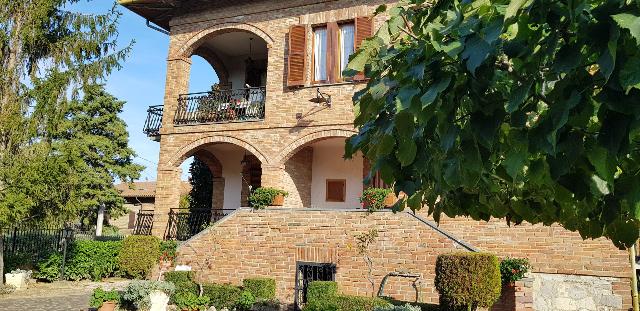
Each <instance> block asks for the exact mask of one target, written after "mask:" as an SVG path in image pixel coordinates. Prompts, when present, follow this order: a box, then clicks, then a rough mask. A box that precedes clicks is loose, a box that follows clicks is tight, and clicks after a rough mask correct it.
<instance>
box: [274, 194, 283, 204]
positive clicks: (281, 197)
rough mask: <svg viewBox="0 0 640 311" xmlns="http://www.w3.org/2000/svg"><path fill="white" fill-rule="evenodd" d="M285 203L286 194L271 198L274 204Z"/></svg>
mask: <svg viewBox="0 0 640 311" xmlns="http://www.w3.org/2000/svg"><path fill="white" fill-rule="evenodd" d="M283 204H284V195H282V194H278V195H276V196H275V197H273V200H271V205H272V206H282V205H283Z"/></svg>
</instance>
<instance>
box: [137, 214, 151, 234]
mask: <svg viewBox="0 0 640 311" xmlns="http://www.w3.org/2000/svg"><path fill="white" fill-rule="evenodd" d="M151 229H153V210H141V211H139V212H138V214H137V215H136V223H135V226H134V229H133V234H136V235H151Z"/></svg>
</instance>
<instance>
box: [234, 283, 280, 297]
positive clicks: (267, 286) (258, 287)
mask: <svg viewBox="0 0 640 311" xmlns="http://www.w3.org/2000/svg"><path fill="white" fill-rule="evenodd" d="M242 288H243V289H244V290H246V291H249V292H250V293H251V294H252V295H253V297H255V298H256V300H257V301H262V300H271V299H275V298H276V280H275V279H270V278H249V279H244V280H243V281H242Z"/></svg>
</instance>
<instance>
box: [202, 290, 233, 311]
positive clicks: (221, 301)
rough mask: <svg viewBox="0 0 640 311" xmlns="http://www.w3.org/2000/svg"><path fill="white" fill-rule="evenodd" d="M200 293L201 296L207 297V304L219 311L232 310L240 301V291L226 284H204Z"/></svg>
mask: <svg viewBox="0 0 640 311" xmlns="http://www.w3.org/2000/svg"><path fill="white" fill-rule="evenodd" d="M202 292H203V296H207V297H209V303H211V305H212V306H214V307H216V309H218V310H220V309H222V308H227V309H232V308H233V307H234V306H235V305H236V303H237V302H238V299H240V295H241V294H242V289H240V288H239V287H237V286H233V285H228V284H205V285H203V286H202Z"/></svg>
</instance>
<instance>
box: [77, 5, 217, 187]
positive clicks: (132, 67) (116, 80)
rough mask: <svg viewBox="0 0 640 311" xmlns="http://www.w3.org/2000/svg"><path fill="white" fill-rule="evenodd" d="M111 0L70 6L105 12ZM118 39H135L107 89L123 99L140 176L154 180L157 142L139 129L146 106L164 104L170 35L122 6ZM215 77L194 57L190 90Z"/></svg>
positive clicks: (125, 41)
mask: <svg viewBox="0 0 640 311" xmlns="http://www.w3.org/2000/svg"><path fill="white" fill-rule="evenodd" d="M113 3H114V2H113V1H111V0H93V1H81V2H79V3H77V4H74V5H73V6H72V7H70V9H71V10H73V11H79V12H83V13H105V12H107V11H108V10H109V9H110V8H111V7H112V5H113ZM118 10H119V11H120V12H121V13H122V14H123V15H122V17H121V19H120V24H119V27H118V29H119V33H120V34H119V36H118V42H119V44H120V46H121V47H125V46H126V45H127V44H129V42H130V41H131V40H135V43H134V45H133V50H132V52H131V54H130V55H129V58H128V59H127V60H126V61H125V62H124V63H123V68H122V69H121V70H120V71H116V72H114V73H112V74H111V76H109V78H108V79H107V81H105V84H106V89H107V91H109V92H110V93H111V94H113V95H114V96H116V97H118V98H119V99H120V100H123V101H126V104H125V106H124V109H123V112H122V114H121V115H120V116H121V117H122V119H124V121H125V122H127V128H128V130H129V145H130V146H131V147H132V148H133V149H134V150H135V151H136V153H137V155H138V157H137V158H136V159H135V162H136V163H140V164H142V165H144V166H146V169H145V170H144V171H143V172H142V175H141V177H140V180H143V181H144V180H156V170H157V163H158V155H159V150H160V144H159V143H158V142H155V141H152V140H150V139H149V138H147V137H146V135H144V134H143V133H142V127H143V125H144V121H145V118H146V116H147V108H148V107H149V106H151V105H161V104H163V97H164V86H165V85H164V84H165V75H166V69H167V63H166V59H167V51H168V46H169V36H167V35H165V34H162V33H160V32H157V31H155V30H153V29H150V28H148V27H147V26H146V24H145V20H144V19H143V18H141V17H140V16H138V15H136V14H134V13H132V12H131V11H129V10H127V9H125V8H124V7H122V6H118ZM217 81H218V78H217V76H216V74H215V72H214V71H213V69H212V68H211V66H209V65H208V64H207V63H206V62H205V61H204V60H203V59H201V58H200V57H193V64H192V67H191V84H190V91H191V92H198V91H206V90H208V89H209V88H210V86H211V85H212V84H213V83H215V82H217ZM182 167H183V179H185V178H186V177H187V174H186V173H187V170H188V168H187V167H188V163H185V164H184V165H183V166H182Z"/></svg>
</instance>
